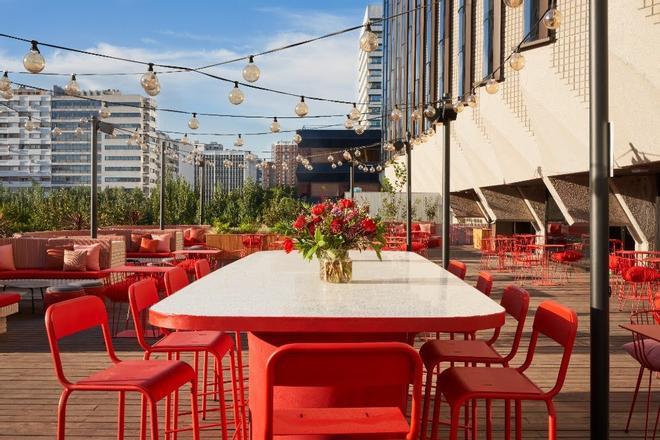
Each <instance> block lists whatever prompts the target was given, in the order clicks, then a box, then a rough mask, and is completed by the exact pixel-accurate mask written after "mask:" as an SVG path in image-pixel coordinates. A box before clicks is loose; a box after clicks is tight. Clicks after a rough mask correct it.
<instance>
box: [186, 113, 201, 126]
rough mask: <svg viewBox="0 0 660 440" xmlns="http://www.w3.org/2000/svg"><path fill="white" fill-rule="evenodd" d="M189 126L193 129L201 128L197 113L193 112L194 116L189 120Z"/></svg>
mask: <svg viewBox="0 0 660 440" xmlns="http://www.w3.org/2000/svg"><path fill="white" fill-rule="evenodd" d="M188 127H190V129H191V130H197V129H198V128H199V120H198V119H197V113H193V114H192V118H190V120H189V121H188Z"/></svg>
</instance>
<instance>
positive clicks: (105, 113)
mask: <svg viewBox="0 0 660 440" xmlns="http://www.w3.org/2000/svg"><path fill="white" fill-rule="evenodd" d="M111 115H112V112H111V111H110V108H109V107H108V103H107V102H103V104H102V105H101V108H100V109H99V117H100V118H101V119H108V118H109V117H110V116H111Z"/></svg>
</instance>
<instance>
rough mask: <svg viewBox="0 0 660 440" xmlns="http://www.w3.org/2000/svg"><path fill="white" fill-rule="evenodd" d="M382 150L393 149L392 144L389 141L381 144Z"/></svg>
mask: <svg viewBox="0 0 660 440" xmlns="http://www.w3.org/2000/svg"><path fill="white" fill-rule="evenodd" d="M383 150H385V151H394V144H392V143H391V142H388V143H386V144H385V146H383Z"/></svg>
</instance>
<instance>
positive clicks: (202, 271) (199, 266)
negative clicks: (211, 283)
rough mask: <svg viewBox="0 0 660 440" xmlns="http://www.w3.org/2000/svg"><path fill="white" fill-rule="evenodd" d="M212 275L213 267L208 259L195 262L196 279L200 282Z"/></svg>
mask: <svg viewBox="0 0 660 440" xmlns="http://www.w3.org/2000/svg"><path fill="white" fill-rule="evenodd" d="M210 273H211V265H209V260H207V259H206V258H200V259H199V260H196V261H195V279H196V280H198V279H200V278H202V277H205V276H206V275H208V274H210Z"/></svg>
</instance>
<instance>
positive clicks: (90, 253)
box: [73, 243, 101, 270]
mask: <svg viewBox="0 0 660 440" xmlns="http://www.w3.org/2000/svg"><path fill="white" fill-rule="evenodd" d="M73 249H74V250H76V251H87V260H86V262H85V265H86V266H87V269H86V270H101V264H100V263H99V259H100V257H101V245H100V244H99V243H96V244H74V245H73Z"/></svg>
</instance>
